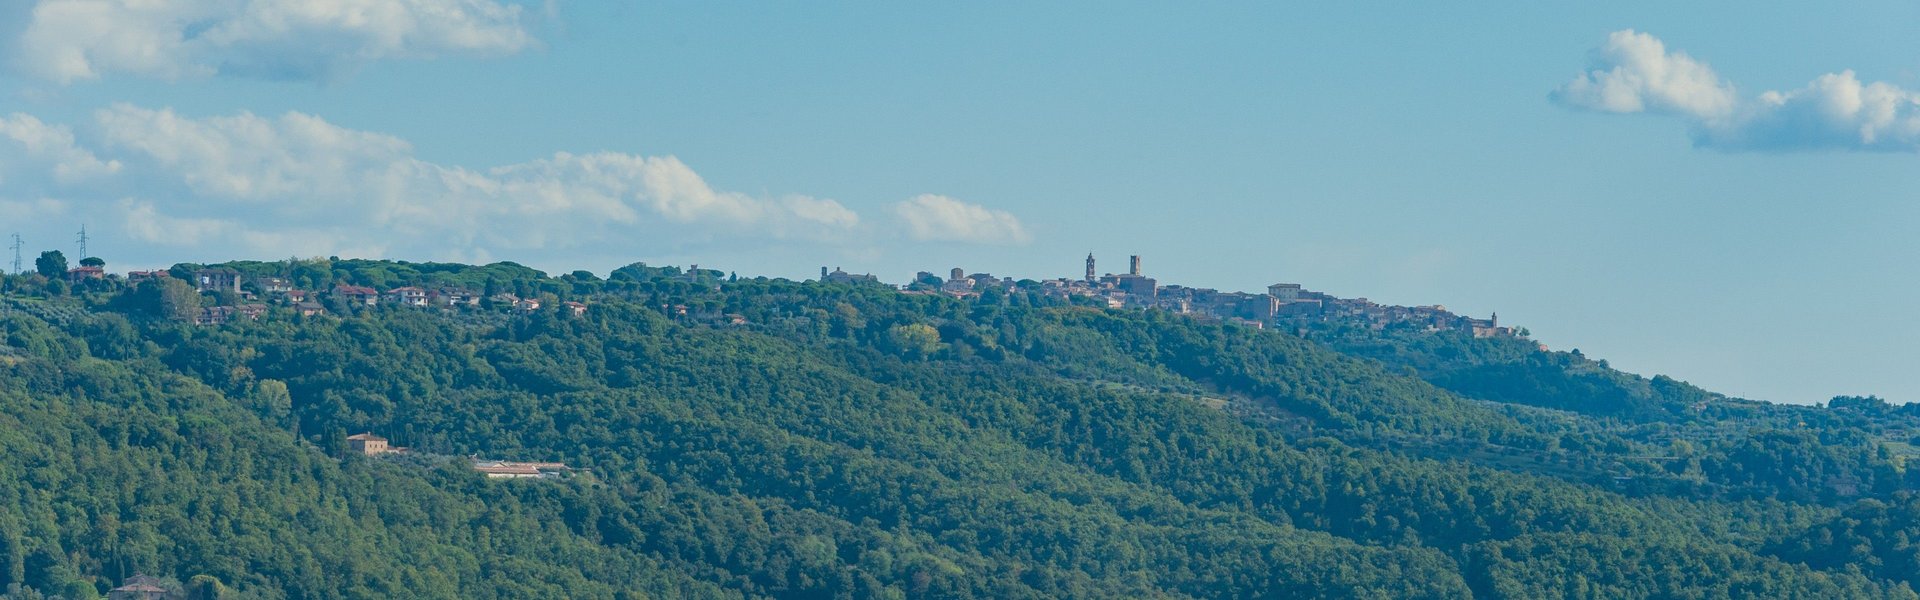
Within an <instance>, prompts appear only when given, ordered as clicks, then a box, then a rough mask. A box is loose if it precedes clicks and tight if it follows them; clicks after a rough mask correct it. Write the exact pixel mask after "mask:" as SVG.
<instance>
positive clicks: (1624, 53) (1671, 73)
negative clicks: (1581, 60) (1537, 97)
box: [1553, 29, 1734, 119]
mask: <svg viewBox="0 0 1920 600" xmlns="http://www.w3.org/2000/svg"><path fill="white" fill-rule="evenodd" d="M1593 63H1594V64H1593V67H1594V68H1593V70H1591V71H1588V72H1586V73H1582V74H1581V75H1580V77H1578V78H1576V79H1574V80H1573V81H1571V82H1568V83H1567V84H1566V85H1563V86H1561V87H1560V89H1558V90H1555V91H1554V93H1553V98H1554V99H1555V100H1557V101H1559V102H1561V103H1562V104H1566V105H1568V106H1573V107H1577V108H1584V109H1588V110H1597V111H1602V112H1613V113H1637V112H1642V111H1654V112H1663V113H1675V114H1681V115H1686V116H1690V117H1695V118H1699V119H1717V118H1721V117H1725V116H1727V115H1728V114H1729V113H1730V112H1731V111H1732V109H1733V105H1734V91H1733V86H1732V85H1730V84H1728V83H1726V82H1724V81H1721V80H1720V76H1719V75H1717V74H1715V73H1714V72H1713V69H1712V68H1710V67H1708V66H1707V65H1706V64H1705V63H1701V62H1699V61H1695V60H1693V58H1691V57H1689V56H1687V55H1686V54H1685V53H1682V52H1673V53H1668V52H1667V47H1666V44H1663V43H1661V42H1660V40H1658V39H1655V38H1654V37H1653V36H1651V35H1648V34H1645V33H1638V32H1635V31H1634V30H1631V29H1627V30H1622V31H1615V32H1613V33H1612V34H1611V35H1608V36H1607V43H1606V44H1604V45H1602V46H1600V47H1599V48H1597V49H1595V50H1594V56H1593Z"/></svg>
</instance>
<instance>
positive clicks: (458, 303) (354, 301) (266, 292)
mask: <svg viewBox="0 0 1920 600" xmlns="http://www.w3.org/2000/svg"><path fill="white" fill-rule="evenodd" d="M170 276H171V275H170V274H169V273H168V272H166V271H131V272H128V273H127V281H129V282H131V283H139V282H142V281H148V280H154V279H160V278H163V277H170ZM191 282H192V283H193V286H194V288H195V289H197V290H199V291H201V292H213V293H232V294H235V295H236V296H237V297H238V299H239V302H237V303H235V304H233V305H231V306H210V307H206V308H202V309H200V314H199V315H198V316H197V317H195V318H194V323H196V324H200V325H219V324H222V323H228V322H232V321H235V320H239V319H259V318H260V316H261V315H264V314H266V312H267V307H268V305H269V304H280V305H285V306H287V307H289V308H291V309H293V311H294V312H296V313H299V314H300V315H302V316H313V315H319V314H326V312H327V309H326V306H325V305H323V304H321V303H320V300H321V299H322V298H323V297H330V298H333V299H334V300H336V301H338V302H339V303H340V304H341V305H345V306H377V305H380V304H393V305H398V306H412V307H420V308H429V307H440V308H459V307H470V306H479V305H480V303H481V299H482V297H483V296H484V295H483V294H481V293H480V292H476V291H473V290H469V289H465V288H459V287H438V288H433V289H428V288H421V287H415V286H402V287H397V288H393V289H390V290H386V291H381V290H378V289H375V288H371V287H367V286H360V285H348V284H339V285H335V286H333V289H331V290H327V291H325V292H313V291H308V290H302V289H297V288H295V287H294V286H293V282H291V281H289V280H287V279H286V278H283V277H258V278H253V279H248V278H247V277H246V276H245V275H243V274H242V273H240V272H239V271H237V270H234V269H231V268H226V267H214V268H207V269H199V270H196V271H194V273H193V278H192V279H191ZM488 299H489V300H491V301H492V302H493V303H494V305H495V306H504V307H509V308H511V309H513V310H516V311H519V312H533V311H537V310H540V306H541V303H540V300H539V299H536V298H521V297H518V296H515V295H513V294H509V293H502V294H495V295H493V296H492V297H491V298H488ZM586 307H587V305H585V304H582V303H579V302H567V303H565V308H566V309H567V310H569V311H571V312H573V313H574V314H583V313H585V312H586Z"/></svg>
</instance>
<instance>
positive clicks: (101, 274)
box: [67, 267, 107, 283]
mask: <svg viewBox="0 0 1920 600" xmlns="http://www.w3.org/2000/svg"><path fill="white" fill-rule="evenodd" d="M106 278H107V270H106V269H102V268H100V267H74V268H72V269H67V281H68V282H71V283H80V282H82V281H86V280H89V279H106Z"/></svg>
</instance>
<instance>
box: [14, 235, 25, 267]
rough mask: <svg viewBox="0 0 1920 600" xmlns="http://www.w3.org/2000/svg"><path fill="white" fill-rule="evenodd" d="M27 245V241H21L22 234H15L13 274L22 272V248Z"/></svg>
mask: <svg viewBox="0 0 1920 600" xmlns="http://www.w3.org/2000/svg"><path fill="white" fill-rule="evenodd" d="M26 246H27V243H26V242H22V241H20V234H18V233H16V234H13V274H15V275H19V274H20V249H21V248H25V247H26Z"/></svg>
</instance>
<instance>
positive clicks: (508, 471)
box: [473, 459, 573, 479]
mask: <svg viewBox="0 0 1920 600" xmlns="http://www.w3.org/2000/svg"><path fill="white" fill-rule="evenodd" d="M473 470H474V471H478V472H479V473H480V474H482V475H485V476H487V478H488V479H551V478H554V477H559V476H561V475H562V474H564V473H567V472H568V471H571V470H573V469H572V468H571V467H568V466H567V465H566V463H557V462H513V461H504V460H480V459H474V461H473Z"/></svg>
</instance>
